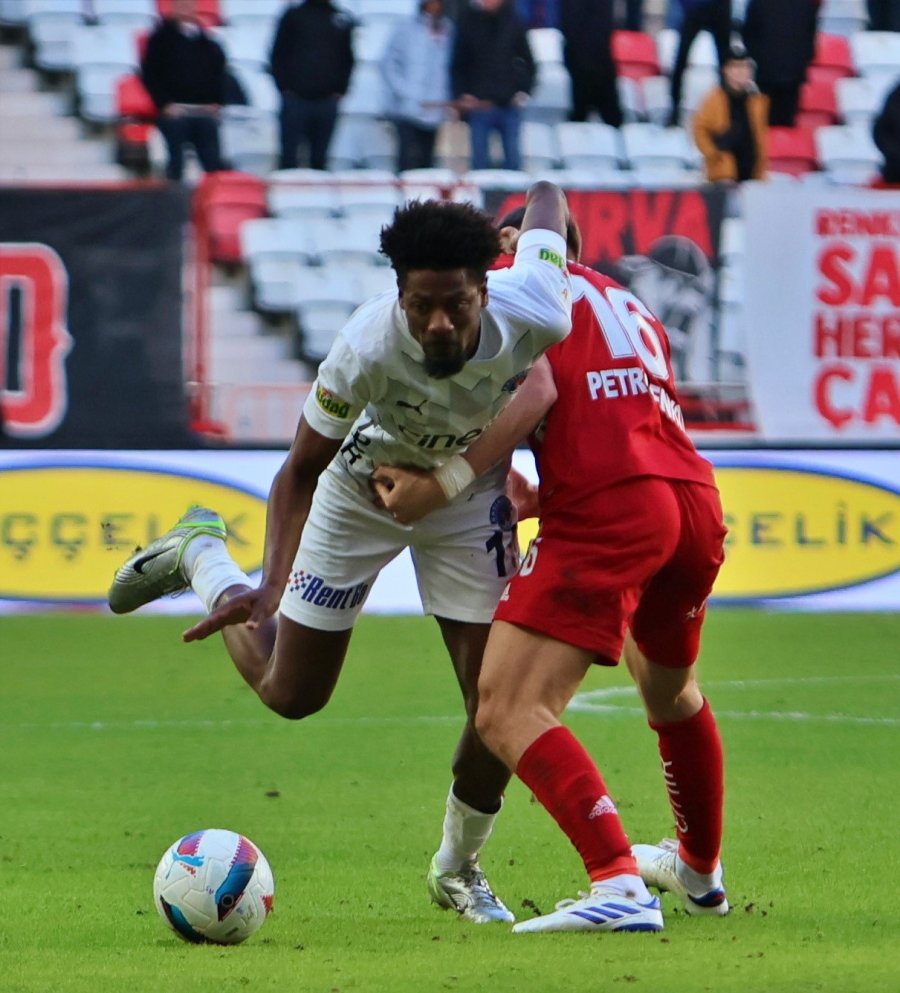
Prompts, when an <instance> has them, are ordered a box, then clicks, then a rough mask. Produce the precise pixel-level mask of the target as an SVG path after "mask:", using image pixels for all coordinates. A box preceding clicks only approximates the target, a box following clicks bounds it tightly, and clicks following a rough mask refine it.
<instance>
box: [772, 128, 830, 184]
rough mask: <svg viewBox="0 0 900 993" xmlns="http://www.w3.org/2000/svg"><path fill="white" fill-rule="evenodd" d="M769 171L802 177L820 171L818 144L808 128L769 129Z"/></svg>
mask: <svg viewBox="0 0 900 993" xmlns="http://www.w3.org/2000/svg"><path fill="white" fill-rule="evenodd" d="M767 142H768V150H769V171H770V172H773V173H786V174H788V175H789V176H801V175H803V174H804V173H807V172H814V171H815V170H816V169H818V160H817V155H816V143H815V140H814V138H813V133H812V132H811V131H809V130H807V129H806V128H779V127H775V128H769V133H768V138H767Z"/></svg>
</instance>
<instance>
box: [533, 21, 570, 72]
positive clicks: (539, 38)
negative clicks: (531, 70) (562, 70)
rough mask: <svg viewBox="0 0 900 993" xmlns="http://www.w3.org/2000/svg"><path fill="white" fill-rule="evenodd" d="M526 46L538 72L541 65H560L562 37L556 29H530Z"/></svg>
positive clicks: (561, 59)
mask: <svg viewBox="0 0 900 993" xmlns="http://www.w3.org/2000/svg"><path fill="white" fill-rule="evenodd" d="M528 44H529V47H530V48H531V54H532V56H533V57H534V61H535V62H537V63H538V72H540V67H541V65H542V64H546V63H548V62H555V63H557V64H559V65H562V61H563V36H562V32H561V31H560V30H559V29H558V28H530V29H529V31H528Z"/></svg>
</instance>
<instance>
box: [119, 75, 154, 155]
mask: <svg viewBox="0 0 900 993" xmlns="http://www.w3.org/2000/svg"><path fill="white" fill-rule="evenodd" d="M116 111H117V114H118V120H117V122H116V161H117V162H118V163H119V164H120V165H124V166H128V167H129V168H135V169H138V170H139V171H142V172H143V171H145V170H146V169H147V168H148V167H149V164H150V163H149V152H148V143H149V141H150V133H151V132H152V130H153V127H154V125H153V122H154V121H155V120H156V105H155V104H154V103H153V101H152V100H151V99H150V94H149V93H148V92H147V91H146V90H145V89H144V84H143V83H142V82H141V78H140V76H138V75H137V74H136V73H130V74H129V75H127V76H120V77H119V79H118V80H117V81H116Z"/></svg>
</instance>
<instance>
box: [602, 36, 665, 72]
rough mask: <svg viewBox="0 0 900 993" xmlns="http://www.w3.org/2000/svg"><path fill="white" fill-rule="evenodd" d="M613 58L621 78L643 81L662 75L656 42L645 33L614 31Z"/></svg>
mask: <svg viewBox="0 0 900 993" xmlns="http://www.w3.org/2000/svg"><path fill="white" fill-rule="evenodd" d="M612 56H613V61H614V62H615V63H616V72H617V74H618V75H619V76H626V77H628V78H629V79H635V80H641V79H644V78H646V77H647V76H659V75H661V73H662V70H661V69H660V67H659V58H658V57H657V54H656V42H655V41H654V40H653V36H652V35H649V34H647V33H646V32H645V31H613V36H612Z"/></svg>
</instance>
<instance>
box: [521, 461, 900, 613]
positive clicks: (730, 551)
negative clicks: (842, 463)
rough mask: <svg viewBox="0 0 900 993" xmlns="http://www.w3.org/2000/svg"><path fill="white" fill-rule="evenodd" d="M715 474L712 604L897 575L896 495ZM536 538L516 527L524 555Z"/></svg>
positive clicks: (776, 469) (816, 475) (817, 482)
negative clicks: (718, 505)
mask: <svg viewBox="0 0 900 993" xmlns="http://www.w3.org/2000/svg"><path fill="white" fill-rule="evenodd" d="M895 457H896V458H897V459H898V460H900V454H898V455H896V456H895ZM715 472H716V480H717V482H718V484H719V489H720V491H721V494H722V506H723V509H724V511H725V522H726V524H727V525H728V538H727V539H726V555H725V564H724V566H723V567H722V571H721V572H720V573H719V578H718V580H717V581H716V586H715V591H714V593H713V596H714V597H715V598H717V599H728V600H753V599H766V598H769V597H772V598H775V597H788V596H802V595H804V594H809V593H821V592H824V591H826V590H838V589H845V588H847V587H850V586H857V585H860V584H862V583H866V582H869V581H870V580H873V579H877V578H879V577H881V576H888V575H890V574H892V573H894V572H897V571H898V570H900V493H897V492H896V491H894V490H892V489H887V488H885V487H883V486H879V485H876V484H874V483H870V482H864V481H862V480H859V479H853V478H851V477H848V476H842V475H839V474H836V473H833V472H824V471H821V470H820V471H811V470H809V469H805V468H784V467H781V466H765V465H735V466H727V465H726V466H723V465H717V466H716V468H715ZM536 533H537V521H535V520H530V521H524V522H523V523H522V524H521V525H520V526H519V542H520V544H521V546H522V548H523V550H524V549H525V548H526V547H527V544H528V542H529V541H531V539H532V538H533V537H534V536H535V534H536Z"/></svg>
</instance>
